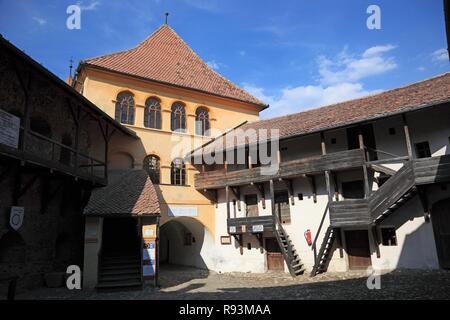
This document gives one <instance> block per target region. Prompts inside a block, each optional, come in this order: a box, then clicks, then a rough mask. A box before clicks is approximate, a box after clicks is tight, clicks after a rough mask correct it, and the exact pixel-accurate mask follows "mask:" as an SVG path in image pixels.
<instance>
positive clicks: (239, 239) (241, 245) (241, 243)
mask: <svg viewBox="0 0 450 320" xmlns="http://www.w3.org/2000/svg"><path fill="white" fill-rule="evenodd" d="M233 237H234V239H236V241H237V242H238V243H239V251H240V253H241V255H243V254H244V236H243V235H242V234H234V235H233Z"/></svg>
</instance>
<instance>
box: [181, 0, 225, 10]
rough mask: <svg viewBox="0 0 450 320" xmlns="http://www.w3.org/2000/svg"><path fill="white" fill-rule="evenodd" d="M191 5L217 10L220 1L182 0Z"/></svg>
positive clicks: (201, 8) (202, 8)
mask: <svg viewBox="0 0 450 320" xmlns="http://www.w3.org/2000/svg"><path fill="white" fill-rule="evenodd" d="M184 2H185V3H186V4H188V5H189V6H191V7H194V8H197V9H200V10H205V11H209V12H217V11H219V6H220V1H218V0H184Z"/></svg>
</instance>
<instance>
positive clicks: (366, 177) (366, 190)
mask: <svg viewBox="0 0 450 320" xmlns="http://www.w3.org/2000/svg"><path fill="white" fill-rule="evenodd" d="M358 140H359V148H360V149H361V150H363V152H364V149H365V148H364V137H363V134H362V131H361V127H360V128H359V132H358ZM367 160H368V159H367V155H366V157H365V161H364V162H366V161H367ZM363 174H364V198H366V199H367V198H368V197H369V196H370V188H369V174H368V172H367V165H366V163H364V164H363Z"/></svg>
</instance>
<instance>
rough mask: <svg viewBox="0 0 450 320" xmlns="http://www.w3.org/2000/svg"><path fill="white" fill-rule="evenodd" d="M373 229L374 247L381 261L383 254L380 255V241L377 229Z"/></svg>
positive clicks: (373, 227)
mask: <svg viewBox="0 0 450 320" xmlns="http://www.w3.org/2000/svg"><path fill="white" fill-rule="evenodd" d="M371 229H372V236H373V245H374V246H375V251H376V253H377V258H378V259H379V258H380V257H381V253H380V240H379V239H378V232H377V227H376V226H372V228H371Z"/></svg>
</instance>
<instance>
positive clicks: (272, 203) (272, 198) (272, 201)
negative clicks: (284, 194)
mask: <svg viewBox="0 0 450 320" xmlns="http://www.w3.org/2000/svg"><path fill="white" fill-rule="evenodd" d="M269 192H270V208H271V210H272V216H275V189H274V186H273V180H272V179H270V181H269Z"/></svg>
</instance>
